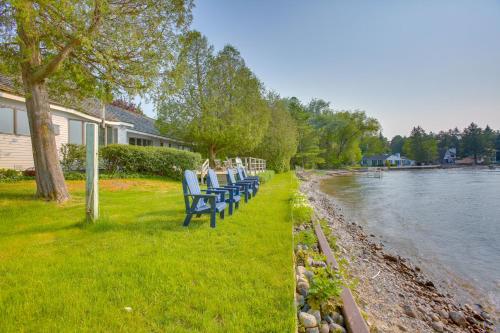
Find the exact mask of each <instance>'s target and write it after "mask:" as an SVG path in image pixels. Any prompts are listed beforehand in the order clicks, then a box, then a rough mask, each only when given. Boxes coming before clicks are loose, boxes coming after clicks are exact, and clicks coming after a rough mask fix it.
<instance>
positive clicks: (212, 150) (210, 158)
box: [208, 145, 217, 168]
mask: <svg viewBox="0 0 500 333" xmlns="http://www.w3.org/2000/svg"><path fill="white" fill-rule="evenodd" d="M216 153H217V149H216V147H215V145H210V147H209V148H208V162H209V164H210V167H212V168H215V155H216Z"/></svg>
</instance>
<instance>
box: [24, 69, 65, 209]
mask: <svg viewBox="0 0 500 333" xmlns="http://www.w3.org/2000/svg"><path fill="white" fill-rule="evenodd" d="M28 75H29V74H28V73H26V72H25V73H23V82H24V90H25V92H26V108H27V110H28V120H29V126H30V132H31V146H32V150H33V160H34V162H35V172H36V185H37V193H36V194H37V196H38V197H41V198H44V199H46V200H57V201H58V202H64V201H66V200H68V198H69V193H68V189H67V187H66V183H65V182H64V175H63V171H62V168H61V164H60V163H59V156H58V154H57V146H56V139H55V135H54V127H53V126H52V116H51V113H50V104H49V96H48V93H47V87H46V85H45V82H44V81H42V82H35V83H33V82H31V81H30V78H29V77H28Z"/></svg>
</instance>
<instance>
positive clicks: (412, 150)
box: [403, 126, 438, 164]
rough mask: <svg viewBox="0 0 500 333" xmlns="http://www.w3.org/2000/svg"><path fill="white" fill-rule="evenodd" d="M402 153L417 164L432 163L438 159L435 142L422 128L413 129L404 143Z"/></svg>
mask: <svg viewBox="0 0 500 333" xmlns="http://www.w3.org/2000/svg"><path fill="white" fill-rule="evenodd" d="M403 152H404V153H405V154H406V155H407V156H408V157H409V158H410V159H412V160H415V162H417V164H422V163H432V162H434V161H435V160H436V159H437V158H438V148H437V140H436V139H435V138H434V137H433V136H432V135H429V134H427V133H425V131H424V129H423V128H422V127H420V126H417V127H414V128H413V130H412V131H411V135H410V136H409V137H408V138H407V139H406V141H405V143H404V146H403Z"/></svg>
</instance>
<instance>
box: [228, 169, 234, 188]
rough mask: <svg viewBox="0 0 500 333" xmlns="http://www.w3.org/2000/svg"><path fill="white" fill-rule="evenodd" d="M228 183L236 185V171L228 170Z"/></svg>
mask: <svg viewBox="0 0 500 333" xmlns="http://www.w3.org/2000/svg"><path fill="white" fill-rule="evenodd" d="M227 182H228V184H229V185H232V184H235V183H236V178H234V169H231V168H227Z"/></svg>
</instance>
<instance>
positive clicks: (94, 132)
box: [85, 123, 99, 223]
mask: <svg viewBox="0 0 500 333" xmlns="http://www.w3.org/2000/svg"><path fill="white" fill-rule="evenodd" d="M85 135H86V140H85V144H86V148H87V167H86V170H85V172H86V175H87V183H86V187H85V189H86V191H85V211H86V216H87V222H88V223H91V222H94V221H95V220H97V219H98V218H99V187H98V186H99V182H98V179H99V167H98V164H99V151H98V149H99V145H98V144H99V131H98V127H97V124H91V123H88V124H86V126H85Z"/></svg>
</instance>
